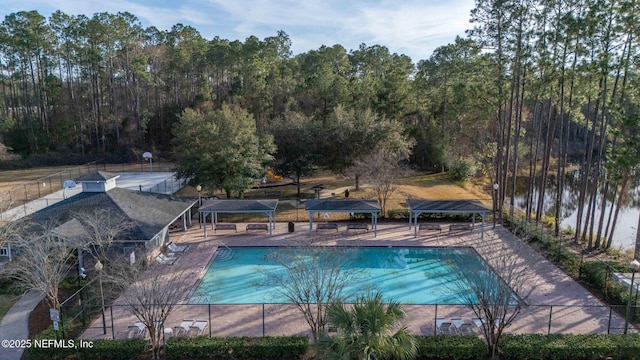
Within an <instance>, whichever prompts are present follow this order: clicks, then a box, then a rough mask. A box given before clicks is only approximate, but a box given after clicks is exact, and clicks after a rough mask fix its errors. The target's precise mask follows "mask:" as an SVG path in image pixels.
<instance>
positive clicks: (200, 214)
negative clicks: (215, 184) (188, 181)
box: [196, 185, 202, 228]
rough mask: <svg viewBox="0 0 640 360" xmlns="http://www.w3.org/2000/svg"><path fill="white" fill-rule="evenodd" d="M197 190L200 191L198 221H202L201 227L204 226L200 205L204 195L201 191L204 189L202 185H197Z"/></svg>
mask: <svg viewBox="0 0 640 360" xmlns="http://www.w3.org/2000/svg"><path fill="white" fill-rule="evenodd" d="M196 190H197V191H198V222H199V223H200V228H202V213H201V212H200V206H202V197H201V193H200V192H201V191H202V185H198V186H196Z"/></svg>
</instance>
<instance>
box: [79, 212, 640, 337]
mask: <svg viewBox="0 0 640 360" xmlns="http://www.w3.org/2000/svg"><path fill="white" fill-rule="evenodd" d="M245 226H246V224H242V223H238V224H237V227H238V232H234V231H233V230H225V231H218V232H213V231H211V232H209V231H208V232H207V235H208V236H207V238H206V239H205V238H204V236H203V230H202V229H201V228H199V226H198V224H197V223H195V225H194V226H192V227H191V228H190V229H188V230H187V231H186V232H184V233H180V232H176V233H172V238H173V239H174V242H176V243H178V244H180V245H182V244H189V245H190V247H189V249H187V251H186V252H185V253H184V254H181V255H179V258H178V260H177V262H176V263H175V264H174V265H165V266H164V267H163V269H164V270H165V271H167V272H168V273H171V272H176V271H184V272H186V273H188V274H189V276H188V280H187V281H186V282H185V283H184V289H185V291H187V292H191V290H193V289H194V288H195V286H196V284H197V282H198V281H199V279H200V278H201V277H202V275H203V274H204V272H205V271H206V269H207V267H208V264H209V262H210V261H211V259H212V257H213V255H214V253H215V251H216V249H217V248H218V247H219V246H225V245H226V246H290V245H300V244H305V243H307V244H308V243H309V242H314V243H316V244H317V243H321V244H323V245H327V246H332V245H337V246H472V247H474V248H475V249H476V250H477V251H478V253H479V254H480V255H482V256H483V257H484V258H485V260H488V261H489V262H491V260H490V259H491V257H496V256H500V257H507V256H508V258H510V259H513V260H515V262H516V263H517V266H518V267H520V269H522V270H524V271H527V272H528V273H529V274H531V276H530V277H528V282H527V283H526V284H525V286H524V287H523V291H521V292H520V294H522V293H523V292H524V293H526V292H529V291H531V293H530V296H529V297H528V298H527V303H528V306H526V307H524V308H523V309H522V312H521V314H520V315H519V316H518V318H517V319H516V320H515V322H514V323H513V324H512V325H511V326H510V327H509V328H508V329H507V332H509V333H514V334H519V333H539V334H546V333H548V332H550V333H576V334H606V333H608V332H609V333H622V331H623V328H624V318H623V317H621V316H619V315H617V313H615V312H612V311H610V307H609V306H608V305H606V304H604V303H603V302H601V301H600V300H598V299H597V298H596V297H595V296H593V295H592V294H590V293H589V292H588V291H587V290H586V289H584V288H583V287H582V286H581V285H579V284H578V283H577V282H575V281H573V279H571V278H570V277H569V276H567V275H566V274H565V273H563V272H562V271H561V270H560V269H559V268H557V267H556V266H555V265H553V264H552V263H551V262H549V261H547V260H546V259H545V258H544V257H542V256H541V255H539V254H538V253H536V252H535V251H534V250H533V249H531V248H530V247H529V246H527V245H526V244H523V243H522V242H521V241H520V240H519V239H517V238H516V237H515V236H513V235H512V234H511V233H509V232H508V231H507V230H505V229H504V228H502V227H501V226H497V227H496V228H495V229H492V228H491V227H490V226H486V228H485V234H484V240H482V241H481V240H480V230H479V226H477V227H476V229H475V230H473V231H457V232H449V231H447V230H443V231H442V232H437V231H428V232H425V231H423V232H421V233H419V234H418V236H417V237H414V234H413V229H409V225H408V224H407V223H396V222H390V223H384V222H383V223H380V224H378V234H377V237H374V235H373V232H372V231H368V232H363V231H351V230H350V231H349V232H347V231H346V226H341V227H340V229H339V231H338V232H336V231H335V230H323V231H315V230H314V231H313V232H312V233H310V232H309V230H308V229H309V225H308V223H306V222H304V223H296V224H295V228H296V231H295V232H293V233H289V232H288V224H287V223H277V224H276V227H275V229H274V231H273V234H274V235H273V236H270V237H269V236H268V235H267V234H266V233H265V232H246V231H244V229H245ZM443 227H444V229H448V226H446V224H443ZM505 254H507V255H506V256H505ZM118 302H119V301H118V300H116V301H115V302H114V306H112V307H108V308H107V309H106V311H105V312H106V322H107V324H106V325H107V334H106V335H105V334H103V324H102V319H101V318H100V317H98V318H97V319H96V320H95V321H93V322H92V323H91V326H90V328H89V329H87V331H85V332H84V334H83V335H82V338H87V339H92V338H93V339H95V338H111V337H112V336H114V337H115V338H123V337H126V336H127V333H128V327H129V326H130V325H132V324H133V323H134V322H135V321H136V319H135V317H133V316H132V315H130V314H129V313H128V312H127V310H126V309H125V308H124V307H123V306H117V304H118ZM403 306H404V309H405V312H406V313H407V317H406V325H407V326H408V328H409V329H410V331H412V332H413V333H415V334H424V335H429V334H433V333H434V327H435V318H436V317H438V318H445V319H451V318H454V317H462V318H463V319H471V318H473V317H475V315H474V314H473V312H472V311H471V309H469V308H466V307H464V306H461V305H437V306H436V305H403ZM183 319H203V320H208V321H209V320H210V321H209V324H208V326H207V328H206V329H205V330H204V332H203V334H204V335H212V336H262V335H268V336H276V335H296V334H309V333H310V332H309V330H308V326H307V324H306V322H305V321H304V319H303V317H302V315H301V314H300V312H299V310H298V309H297V308H296V307H295V305H283V304H264V305H263V304H255V305H178V306H176V307H175V308H174V311H173V312H172V313H171V315H170V316H169V318H168V319H167V321H166V323H165V327H166V328H173V327H174V326H177V325H178V324H180V323H181V322H182V320H183ZM112 323H113V329H112V327H111V324H112ZM632 331H633V332H634V333H635V332H636V331H635V329H632Z"/></svg>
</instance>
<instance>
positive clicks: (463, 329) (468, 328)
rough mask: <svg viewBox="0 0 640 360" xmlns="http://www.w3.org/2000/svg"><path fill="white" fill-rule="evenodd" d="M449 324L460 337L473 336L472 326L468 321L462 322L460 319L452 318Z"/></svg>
mask: <svg viewBox="0 0 640 360" xmlns="http://www.w3.org/2000/svg"><path fill="white" fill-rule="evenodd" d="M451 322H452V323H453V326H455V327H456V331H457V332H458V334H461V335H473V334H474V333H475V331H474V330H473V327H474V325H473V324H471V323H470V322H468V321H464V320H462V318H452V319H451Z"/></svg>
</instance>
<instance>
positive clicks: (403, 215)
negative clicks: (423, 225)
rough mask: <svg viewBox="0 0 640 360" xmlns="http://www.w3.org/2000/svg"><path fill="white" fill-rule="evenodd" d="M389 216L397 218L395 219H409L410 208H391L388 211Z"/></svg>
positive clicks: (389, 217)
mask: <svg viewBox="0 0 640 360" xmlns="http://www.w3.org/2000/svg"><path fill="white" fill-rule="evenodd" d="M387 218H388V219H395V220H403V219H409V210H408V209H391V210H389V211H387Z"/></svg>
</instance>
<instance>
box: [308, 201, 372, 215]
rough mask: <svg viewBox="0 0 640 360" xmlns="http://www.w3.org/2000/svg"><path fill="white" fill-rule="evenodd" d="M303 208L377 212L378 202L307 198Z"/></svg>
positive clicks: (310, 209)
mask: <svg viewBox="0 0 640 360" xmlns="http://www.w3.org/2000/svg"><path fill="white" fill-rule="evenodd" d="M305 210H307V211H309V212H354V213H355V212H358V213H367V212H370V213H377V212H379V211H380V204H378V201H377V200H358V199H311V200H307V205H306V206H305Z"/></svg>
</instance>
